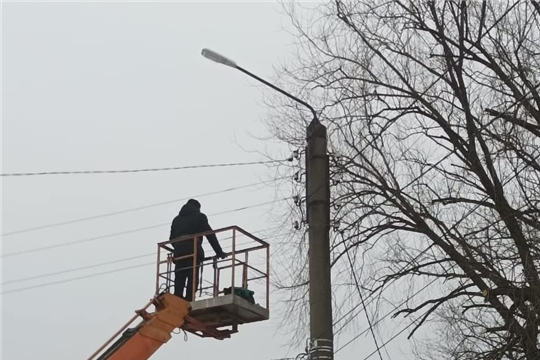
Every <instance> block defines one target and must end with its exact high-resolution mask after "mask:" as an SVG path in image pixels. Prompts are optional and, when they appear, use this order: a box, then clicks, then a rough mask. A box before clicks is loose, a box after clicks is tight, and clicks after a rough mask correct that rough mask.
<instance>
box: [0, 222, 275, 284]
mask: <svg viewBox="0 0 540 360" xmlns="http://www.w3.org/2000/svg"><path fill="white" fill-rule="evenodd" d="M280 228H282V226H276V227H271V228H267V229H262V230H257V231H255V232H253V233H252V234H260V233H264V232H267V231H270V230H276V229H280ZM229 239H232V236H228V237H226V238H221V239H220V242H221V241H224V240H229ZM248 243H249V241H248V242H245V243H238V244H237V245H236V246H237V247H241V246H244V245H247V244H248ZM228 248H232V244H229V245H227V246H223V249H224V250H225V249H228ZM150 256H154V257H155V256H156V252H155V251H154V252H151V253H146V254H141V255H136V256H130V257H124V258H120V259H116V260H111V261H105V262H101V263H97V264H91V265H86V266H79V267H75V268H70V269H65V270H59V271H54V272H49V273H41V274H39V275H32V276H28V277H24V278H19V279H15V280H8V281H4V282H3V283H2V286H5V285H9V284H15V283H21V282H26V281H31V280H36V279H42V278H46V277H51V276H57V275H63V274H69V273H73V272H77V271H81V270H88V269H95V268H98V267H103V266H107V265H113V264H118V263H121V262H126V261H131V260H136V259H141V258H148V257H150Z"/></svg>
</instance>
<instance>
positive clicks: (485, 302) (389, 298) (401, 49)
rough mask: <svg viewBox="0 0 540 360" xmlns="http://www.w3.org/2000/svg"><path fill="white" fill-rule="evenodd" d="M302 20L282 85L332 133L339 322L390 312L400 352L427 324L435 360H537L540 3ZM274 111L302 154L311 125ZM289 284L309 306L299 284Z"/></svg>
mask: <svg viewBox="0 0 540 360" xmlns="http://www.w3.org/2000/svg"><path fill="white" fill-rule="evenodd" d="M296 9H298V8H297V7H295V6H292V7H291V8H290V9H289V10H290V12H289V14H290V15H291V19H292V20H293V21H294V24H295V27H296V29H297V30H298V44H297V45H298V47H297V49H298V54H297V62H296V63H294V64H291V65H289V66H287V67H286V68H285V69H284V71H283V73H281V74H279V81H280V82H281V83H282V85H283V86H287V87H288V88H289V89H293V90H295V91H297V93H299V94H300V95H301V96H303V98H304V99H306V100H307V101H308V102H309V103H310V104H312V105H313V106H314V107H316V108H317V109H318V112H319V113H320V119H321V121H323V122H324V124H325V125H327V126H328V133H329V143H330V148H331V150H330V152H331V159H332V170H331V172H332V174H331V175H332V201H333V215H332V218H333V224H334V230H335V231H334V236H333V239H334V241H333V244H332V247H333V266H334V279H335V280H334V281H335V282H334V284H335V286H336V292H337V293H339V294H340V297H339V299H338V298H336V308H337V313H339V314H341V315H347V314H350V313H351V312H350V311H349V312H345V311H344V310H343V311H341V312H340V309H342V308H341V306H342V305H343V302H342V299H343V298H344V297H345V298H346V299H348V301H349V302H348V304H349V307H350V306H356V305H355V304H359V303H360V302H368V303H370V301H373V300H376V301H378V302H379V303H380V302H386V304H389V306H391V307H392V308H395V307H397V308H396V309H395V311H394V312H393V314H394V316H397V317H399V316H400V315H404V316H409V315H411V316H414V317H416V320H415V321H414V322H411V327H410V329H411V332H410V334H409V336H413V334H414V333H415V332H416V331H417V329H419V328H420V327H421V326H422V325H423V324H425V323H426V322H427V321H432V322H433V323H434V326H435V327H436V328H437V329H439V332H438V333H437V336H439V337H444V338H445V339H447V341H445V342H444V344H446V346H445V347H443V346H438V347H436V348H432V351H435V352H436V353H437V356H438V357H442V358H452V359H528V360H532V359H540V349H539V344H538V343H539V338H538V335H539V325H540V275H539V266H540V248H539V240H540V237H539V235H540V218H539V206H538V205H539V201H540V160H539V157H540V89H539V84H540V5H539V3H538V2H536V1H513V2H495V1H493V2H487V1H483V2H480V1H457V0H454V1H450V0H447V1H409V2H407V1H397V0H377V1H368V0H365V1H362V0H357V1H341V0H335V1H333V2H332V3H329V4H325V5H321V6H317V8H315V9H312V10H310V11H305V12H303V13H302V16H300V15H298V13H297V12H296ZM305 14H309V15H314V16H313V17H312V18H314V19H315V20H313V21H310V22H307V23H306V22H305V20H304V19H305V16H303V15H305ZM276 101H278V100H276ZM273 105H274V107H275V109H276V113H275V114H274V115H275V116H273V117H272V118H271V119H270V121H269V125H270V126H271V127H272V129H273V130H274V134H275V136H276V137H277V138H279V139H281V140H283V141H286V142H287V143H289V144H290V145H291V146H292V147H297V148H300V149H301V148H302V147H303V146H304V125H305V123H306V122H307V121H308V120H309V116H308V115H307V114H304V113H302V110H301V109H298V108H297V107H295V105H294V104H291V103H280V104H276V103H273ZM299 118H301V119H304V122H301V121H298V120H295V119H299ZM301 174H302V172H301V171H300V173H299V175H300V176H301ZM296 176H297V177H298V174H297V175H296ZM300 185H301V184H300ZM299 188H301V186H300V187H299ZM299 191H300V190H299ZM297 209H301V207H298V208H297ZM297 216H303V215H302V213H301V212H300V213H299V214H297ZM300 249H303V248H302V247H300ZM296 263H300V262H298V261H296ZM303 264H304V263H303ZM351 270H352V272H351ZM301 273H302V272H301ZM282 280H283V286H284V288H286V289H287V290H290V289H291V288H295V289H296V291H295V292H294V295H291V300H294V301H292V304H294V303H300V304H303V305H305V299H304V297H303V296H305V290H306V289H305V287H306V286H307V284H308V283H307V280H306V279H305V277H299V276H297V275H295V276H294V278H293V277H290V278H288V282H287V281H286V280H287V279H282ZM403 283H407V284H409V285H408V288H409V289H410V292H400V293H393V294H390V295H389V293H388V290H387V289H389V288H390V287H389V286H390V285H396V284H403ZM428 285H429V288H430V289H434V291H431V292H430V294H429V295H424V296H412V297H411V296H410V295H411V294H416V291H417V290H418V289H419V287H420V286H424V287H426V286H428ZM299 295H300V296H299ZM359 296H362V298H360V297H359ZM340 299H341V300H340ZM402 300H407V301H406V302H404V303H403V304H402V303H401V301H402ZM379 303H377V304H379ZM373 304H375V302H374V303H373ZM364 305H365V304H364ZM290 309H293V307H291V308H290ZM352 315H353V316H354V312H353V313H352ZM383 315H385V314H382V313H372V314H370V316H371V317H372V318H371V320H372V321H373V322H375V321H376V318H377V317H379V318H381V317H382V316H383ZM342 317H343V316H342ZM336 326H337V325H336ZM374 336H375V335H374ZM428 340H429V339H428ZM431 340H433V338H431ZM439 340H440V338H439ZM430 343H431V344H433V341H431V342H430Z"/></svg>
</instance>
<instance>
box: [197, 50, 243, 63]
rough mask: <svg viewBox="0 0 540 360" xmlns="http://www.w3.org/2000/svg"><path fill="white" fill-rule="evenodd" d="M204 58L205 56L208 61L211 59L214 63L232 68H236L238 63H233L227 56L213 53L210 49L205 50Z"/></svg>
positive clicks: (203, 52)
mask: <svg viewBox="0 0 540 360" xmlns="http://www.w3.org/2000/svg"><path fill="white" fill-rule="evenodd" d="M201 54H202V56H204V57H205V58H207V59H210V60H212V61H214V62H217V63H220V64H223V65H226V66H230V67H232V68H236V62H234V61H232V60H231V59H228V58H226V57H225V56H223V55H221V54H218V53H217V52H215V51H212V50H210V49H203V51H202V52H201Z"/></svg>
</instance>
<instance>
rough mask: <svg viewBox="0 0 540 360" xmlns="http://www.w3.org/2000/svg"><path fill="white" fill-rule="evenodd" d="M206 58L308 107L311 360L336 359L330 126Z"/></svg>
mask: <svg viewBox="0 0 540 360" xmlns="http://www.w3.org/2000/svg"><path fill="white" fill-rule="evenodd" d="M202 55H203V56H204V57H205V58H207V59H210V60H212V61H214V62H217V63H219V64H222V65H225V66H229V67H232V68H234V69H236V70H240V71H241V72H243V73H244V74H246V75H249V76H250V77H252V78H254V79H255V80H257V81H259V82H261V83H263V84H265V85H266V86H269V87H271V88H272V89H274V90H276V91H279V92H280V93H282V94H283V95H285V96H287V97H288V98H290V99H292V100H294V101H296V102H297V103H299V104H301V105H303V106H305V107H306V108H308V109H309V110H310V111H311V113H312V114H313V120H312V121H311V123H310V124H309V125H308V127H307V129H306V134H307V136H306V140H307V146H306V210H307V211H306V216H307V220H308V224H309V228H308V237H309V279H310V280H309V308H310V321H309V322H310V334H311V349H310V353H311V358H312V359H313V360H333V359H334V351H333V349H334V345H333V341H334V340H333V339H334V334H333V328H332V286H331V272H330V181H329V180H330V175H329V170H328V169H329V162H328V154H327V150H328V149H327V141H326V127H325V126H324V125H323V124H321V123H320V122H319V119H318V118H317V113H316V112H315V110H314V109H313V107H311V105H309V104H308V103H306V102H305V101H303V100H300V99H299V98H297V97H296V96H294V95H291V94H289V93H288V92H286V91H285V90H282V89H280V88H278V87H277V86H275V85H274V84H271V83H269V82H268V81H266V80H264V79H261V78H260V77H258V76H257V75H255V74H252V73H251V72H249V71H247V70H246V69H244V68H242V67H240V66H238V65H237V64H236V62H235V61H233V60H231V59H228V58H227V57H225V56H223V55H221V54H218V53H217V52H215V51H212V50H210V49H204V50H203V51H202Z"/></svg>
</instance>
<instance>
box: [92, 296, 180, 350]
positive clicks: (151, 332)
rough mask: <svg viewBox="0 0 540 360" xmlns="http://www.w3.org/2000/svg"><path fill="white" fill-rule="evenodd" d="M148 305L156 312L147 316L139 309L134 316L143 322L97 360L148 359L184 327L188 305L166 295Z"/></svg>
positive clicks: (127, 332)
mask: <svg viewBox="0 0 540 360" xmlns="http://www.w3.org/2000/svg"><path fill="white" fill-rule="evenodd" d="M149 304H154V305H155V307H156V311H155V312H154V313H147V312H146V310H145V309H143V310H139V311H138V312H137V313H138V316H141V317H142V318H143V320H142V321H141V322H140V323H139V324H138V325H137V326H136V327H134V328H131V329H128V330H126V331H125V332H124V333H123V334H122V336H121V337H120V338H119V339H118V340H117V341H116V342H115V343H113V344H112V345H111V346H110V347H109V348H108V349H107V350H106V351H105V352H103V353H102V354H101V356H100V357H99V358H97V360H147V359H149V358H150V357H151V356H152V355H153V354H154V353H155V352H156V351H157V350H158V349H159V348H160V347H161V346H162V345H163V344H165V343H166V342H167V341H169V340H170V339H171V334H172V332H173V331H174V330H175V329H177V328H180V327H182V326H183V325H184V322H185V319H186V317H187V315H188V313H189V307H190V306H189V302H187V301H185V300H183V299H181V298H179V297H177V296H175V295H172V294H169V293H164V294H161V295H159V296H158V297H156V298H155V299H153V300H152V301H151V303H149ZM128 325H129V323H128ZM122 330H123V329H122ZM122 330H120V331H122ZM106 345H107V344H105V345H104V346H103V347H102V348H100V349H98V350H97V351H96V353H94V354H93V355H92V356H91V357H90V359H93V358H94V357H95V356H96V355H97V354H99V353H100V352H101V351H102V350H103V349H104V347H105V346H106Z"/></svg>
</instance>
